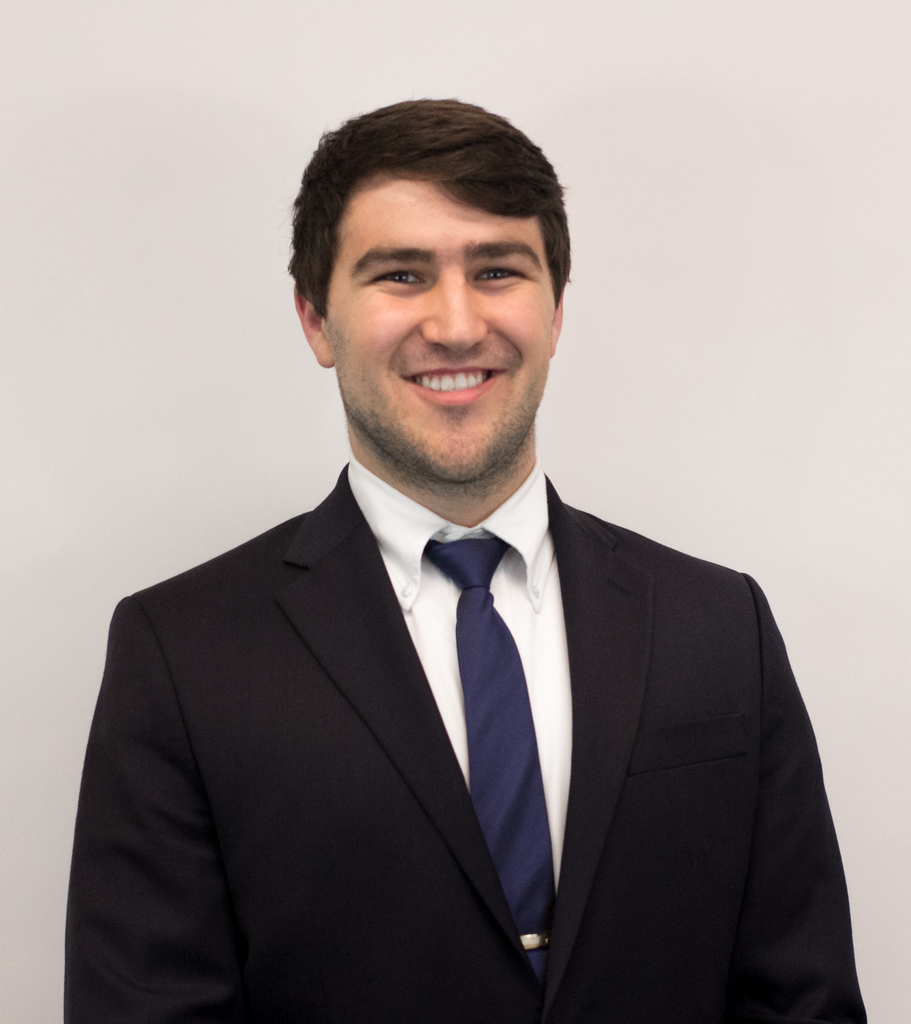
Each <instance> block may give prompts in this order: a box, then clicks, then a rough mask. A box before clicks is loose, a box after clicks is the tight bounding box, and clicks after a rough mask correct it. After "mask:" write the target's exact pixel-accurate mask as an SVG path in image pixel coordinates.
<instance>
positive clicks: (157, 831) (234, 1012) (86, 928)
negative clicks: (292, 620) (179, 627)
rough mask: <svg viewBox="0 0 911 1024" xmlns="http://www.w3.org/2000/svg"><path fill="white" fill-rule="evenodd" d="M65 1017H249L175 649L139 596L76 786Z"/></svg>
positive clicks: (111, 650) (113, 660)
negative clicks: (171, 664)
mask: <svg viewBox="0 0 911 1024" xmlns="http://www.w3.org/2000/svg"><path fill="white" fill-rule="evenodd" d="M66 952H67V963H66V982H65V996H64V1001H65V1011H64V1018H65V1021H66V1024H114V1022H116V1024H132V1022H138V1021H142V1022H143V1024H178V1022H180V1024H188V1022H190V1021H192V1022H194V1024H197V1022H203V1021H205V1022H211V1024H216V1022H217V1024H243V1022H245V1021H246V1020H247V1015H246V1012H245V1010H244V999H243V989H242V981H241V967H240V960H241V944H240V941H239V937H238V936H237V934H236V928H235V925H234V921H233V918H232V911H231V904H230V898H229V894H228V888H227V883H226V879H225V875H224V870H223V866H222V863H221V858H220V855H219V850H218V842H217V836H216V833H215V828H214V825H213V820H212V815H211V812H210V808H209V805H208V801H207V799H206V794H205V792H204V789H203V785H202V780H201V779H200V776H199V772H198V769H197V765H196V762H195V760H194V756H193V751H192V749H191V745H190V742H189V738H188V736H187V732H186V729H185V727H184V722H183V719H182V716H181V711H180V707H179V704H178V701H177V697H176V694H175V691H174V687H173V685H172V680H171V677H170V674H169V671H168V666H167V664H166V661H165V657H164V654H163V652H162V650H161V648H160V646H159V644H158V641H157V640H156V637H155V634H154V631H153V629H152V626H151V624H150V623H149V621H148V619H147V617H146V615H145V613H144V612H143V610H142V608H141V606H140V605H139V603H138V602H137V601H136V600H135V599H133V598H127V599H126V600H124V601H122V602H121V603H120V605H119V606H118V608H117V610H116V612H115V614H114V619H113V622H112V624H111V632H110V639H109V644H108V655H107V664H106V667H105V672H104V678H103V681H102V685H101V693H100V695H99V698H98V705H97V708H96V711H95V717H94V720H93V723H92V729H91V733H90V736H89V743H88V751H87V754H86V760H85V768H84V772H83V778H82V789H81V792H80V797H79V809H78V813H77V819H76V835H75V843H74V848H73V863H72V872H71V878H70V891H69V903H68V910H67V929H66Z"/></svg>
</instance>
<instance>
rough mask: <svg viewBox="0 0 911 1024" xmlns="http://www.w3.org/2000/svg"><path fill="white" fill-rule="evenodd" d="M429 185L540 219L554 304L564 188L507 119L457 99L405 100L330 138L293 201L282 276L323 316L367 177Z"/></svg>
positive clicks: (564, 235)
mask: <svg viewBox="0 0 911 1024" xmlns="http://www.w3.org/2000/svg"><path fill="white" fill-rule="evenodd" d="M381 172H385V173H388V174H390V175H392V176H394V177H401V178H412V179H415V180H419V181H432V182H434V183H435V184H436V185H438V186H439V187H440V188H441V189H442V190H443V191H444V192H445V193H446V194H447V195H449V196H450V197H451V198H452V199H455V200H456V201H457V202H461V203H466V204H467V205H468V206H474V207H477V208H478V209H480V210H486V211H487V212H488V213H495V214H499V215H501V216H506V217H537V218H538V223H539V224H540V226H541V234H542V236H543V239H544V251H545V254H546V257H547V266H548V269H549V270H550V276H551V280H552V282H553V288H554V297H555V299H556V300H557V301H559V299H560V296H561V295H562V294H563V289H564V287H565V286H566V282H567V281H568V280H569V262H570V253H569V227H568V225H567V222H566V210H565V208H564V206H563V187H562V186H561V185H560V182H559V181H558V180H557V175H556V172H555V171H554V169H553V167H552V166H551V165H550V162H549V161H548V159H547V157H546V156H545V155H544V154H543V153H542V152H541V150H540V149H539V148H538V147H537V146H536V145H535V144H534V143H533V142H532V141H531V140H530V139H529V138H528V137H527V136H526V135H524V134H523V133H522V132H520V131H519V129H518V128H515V127H513V125H511V124H510V123H509V121H507V120H506V118H505V117H499V116H498V115H496V114H490V113H488V112H487V111H486V110H484V109H482V108H481V107H476V106H473V105H472V104H470V103H462V102H460V101H459V100H408V101H406V102H404V103H395V104H393V105H392V106H389V107H381V108H380V109H379V110H374V111H372V112H371V113H369V114H362V115H361V116H360V117H355V118H352V119H351V120H350V121H346V122H345V123H344V124H342V125H341V127H339V128H337V129H336V130H335V131H332V132H326V133H325V134H324V135H323V137H322V138H321V139H320V142H319V145H318V146H317V148H316V152H315V153H314V154H313V157H312V158H311V160H310V163H309V164H308V165H307V169H306V170H305V171H304V177H303V181H302V182H301V188H300V192H299V193H298V195H297V199H296V200H295V201H294V221H293V225H294V232H293V235H292V239H291V253H292V255H291V262H290V263H289V265H288V270H289V271H290V273H291V276H292V277H293V278H294V284H295V287H296V288H297V291H298V293H299V294H301V295H303V296H304V297H305V298H306V299H307V300H308V301H309V302H311V303H312V304H313V306H314V308H315V309H316V311H317V313H319V315H320V316H325V315H326V303H327V298H328V291H329V278H330V276H331V274H332V267H333V264H334V262H335V256H336V247H337V244H338V225H339V222H340V221H341V219H342V215H343V214H344V212H345V208H346V206H347V204H348V200H349V199H350V198H351V195H352V193H353V192H354V190H355V189H356V187H357V186H358V185H359V184H360V183H361V182H362V181H364V179H365V178H368V177H370V176H371V175H374V174H377V173H381Z"/></svg>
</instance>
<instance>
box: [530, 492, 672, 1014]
mask: <svg viewBox="0 0 911 1024" xmlns="http://www.w3.org/2000/svg"><path fill="white" fill-rule="evenodd" d="M548 503H549V510H550V530H551V535H552V537H553V541H554V548H555V551H556V555H557V566H558V569H559V573H560V589H561V591H562V594H563V611H564V618H565V621H566V639H567V644H568V648H569V670H570V680H571V686H572V708H573V751H572V774H571V779H570V790H569V806H568V809H567V817H566V837H565V840H564V845H563V861H562V867H561V870H560V886H559V892H558V895H557V902H556V907H555V910H554V925H553V937H552V943H551V949H550V959H549V962H548V971H547V983H546V992H545V1005H544V1010H545V1013H546V1012H547V1010H548V1009H549V1008H550V1005H551V1004H552V1002H553V999H554V996H555V993H556V990H557V988H558V986H559V984H560V981H561V980H562V978H563V974H564V973H565V971H566V966H567V963H568V961H569V957H570V954H571V952H572V948H573V944H574V943H575V940H576V936H577V934H578V931H579V926H580V924H581V921H582V916H583V913H584V911H585V906H586V903H587V900H588V895H589V892H590V890H591V886H592V882H593V880H594V876H595V872H596V870H597V867H598V862H599V860H600V857H601V851H602V849H603V847H604V842H605V839H606V837H607V832H608V829H609V827H610V823H611V819H612V818H613V814H614V809H615V807H616V804H617V800H618V798H619V796H620V791H621V789H622V787H623V782H624V779H625V776H626V769H627V764H628V762H629V758H630V754H631V751H632V747H633V741H634V739H635V735H636V731H637V727H638V722H639V714H640V709H641V706H642V700H643V697H644V693H645V677H646V669H647V662H648V654H649V650H650V645H651V629H652V623H651V614H652V609H651V578H650V577H649V576H648V575H647V574H646V573H643V572H641V571H640V570H638V569H636V568H635V567H634V566H632V565H630V564H629V563H626V562H624V561H623V560H622V559H620V558H618V557H616V555H615V554H614V553H613V549H614V548H615V547H616V544H617V539H616V537H615V536H614V535H613V534H612V533H611V532H610V531H609V530H608V529H607V527H606V526H605V525H604V524H603V523H601V522H600V521H599V520H596V519H593V518H592V517H589V516H586V515H585V514H584V513H581V512H577V511H576V510H575V509H570V508H569V507H568V506H566V505H564V504H563V503H562V502H561V501H560V499H559V498H558V497H557V495H556V492H555V491H554V490H553V488H552V487H551V485H550V483H549V482H548Z"/></svg>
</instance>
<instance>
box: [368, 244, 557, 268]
mask: <svg viewBox="0 0 911 1024" xmlns="http://www.w3.org/2000/svg"><path fill="white" fill-rule="evenodd" d="M462 252H463V255H464V257H465V259H466V261H468V262H472V261H474V260H496V259H503V258H504V257H506V256H524V257H526V258H527V259H529V260H531V262H532V263H533V264H534V265H535V267H536V268H537V269H538V270H540V269H541V261H540V259H538V254H537V253H536V252H535V250H534V249H532V247H531V246H530V245H528V244H527V243H526V242H479V243H478V244H477V245H466V246H465V248H464V249H463V250H462ZM390 263H412V264H413V263H424V264H432V263H436V254H435V253H434V252H433V251H432V250H431V249H417V248H407V247H400V248H395V247H393V248H386V249H383V248H375V249H368V250H367V252H365V253H364V255H363V256H361V258H360V259H359V260H358V261H357V263H355V264H354V266H353V267H352V268H351V274H352V276H356V275H358V274H363V273H364V272H365V271H367V270H370V269H372V268H374V267H377V266H387V265H388V264H390Z"/></svg>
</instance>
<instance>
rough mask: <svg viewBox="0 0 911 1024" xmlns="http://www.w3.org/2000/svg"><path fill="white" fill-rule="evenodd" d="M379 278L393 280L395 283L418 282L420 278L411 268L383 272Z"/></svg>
mask: <svg viewBox="0 0 911 1024" xmlns="http://www.w3.org/2000/svg"><path fill="white" fill-rule="evenodd" d="M379 280H380V281H392V282H393V283H395V284H417V282H418V280H419V278H418V276H417V274H414V273H412V272H411V271H410V270H392V271H390V272H389V273H388V274H383V275H382V277H380V278H379Z"/></svg>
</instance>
